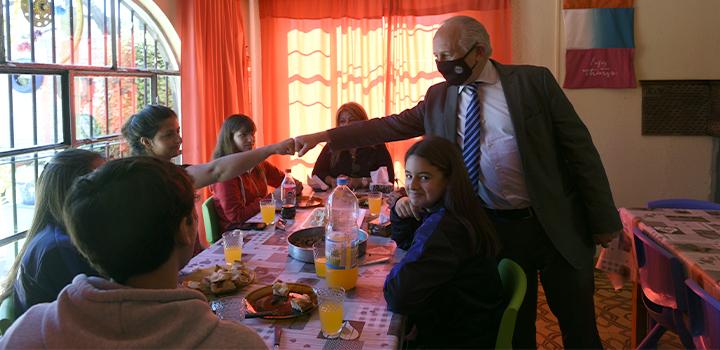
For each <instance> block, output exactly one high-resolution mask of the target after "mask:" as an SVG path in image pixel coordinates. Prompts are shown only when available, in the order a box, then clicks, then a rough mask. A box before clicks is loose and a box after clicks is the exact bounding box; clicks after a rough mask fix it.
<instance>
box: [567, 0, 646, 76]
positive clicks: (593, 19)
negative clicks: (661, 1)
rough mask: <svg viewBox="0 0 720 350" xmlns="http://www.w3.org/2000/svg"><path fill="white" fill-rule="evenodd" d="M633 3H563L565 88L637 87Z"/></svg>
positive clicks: (630, 0)
mask: <svg viewBox="0 0 720 350" xmlns="http://www.w3.org/2000/svg"><path fill="white" fill-rule="evenodd" d="M634 15H635V9H634V8H633V0H564V1H563V21H564V24H565V41H566V43H565V47H566V52H565V81H564V83H563V87H565V88H571V89H581V88H615V89H622V88H634V87H636V86H637V83H636V81H635V67H634V63H633V60H634V56H635V40H634V30H633V25H634V24H633V23H634Z"/></svg>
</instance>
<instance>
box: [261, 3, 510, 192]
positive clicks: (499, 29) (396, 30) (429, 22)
mask: <svg viewBox="0 0 720 350" xmlns="http://www.w3.org/2000/svg"><path fill="white" fill-rule="evenodd" d="M259 5H260V7H259V15H260V30H261V40H260V42H261V46H262V62H260V65H262V73H261V75H260V76H261V80H262V82H261V85H262V88H261V89H262V90H261V91H262V121H263V125H262V141H264V142H265V143H268V142H275V141H277V140H281V139H283V138H286V137H288V136H297V135H301V134H305V133H312V132H316V131H320V130H325V129H328V128H331V127H334V126H335V111H336V110H337V108H338V107H339V106H340V105H342V104H343V103H345V102H350V101H355V102H358V103H360V104H361V105H363V106H364V107H365V109H366V110H367V112H368V115H369V116H370V117H371V118H373V117H382V116H385V115H388V114H392V113H398V112H400V111H402V110H403V109H405V108H409V107H412V106H414V105H415V104H417V102H418V101H420V100H421V99H422V98H423V96H424V94H425V92H426V90H427V88H428V87H430V86H431V85H432V84H435V83H438V82H441V81H442V76H441V75H440V74H439V73H438V72H437V69H436V67H435V61H434V58H433V55H432V37H433V34H434V33H435V31H436V30H437V28H438V27H439V26H440V23H441V22H442V21H443V20H444V19H446V18H448V17H450V16H453V15H457V14H463V15H468V16H472V17H475V18H477V19H478V20H480V21H481V22H482V23H483V24H484V25H485V26H486V28H487V30H488V32H489V33H490V37H491V40H492V44H493V58H494V59H496V60H498V61H500V62H510V59H511V50H510V47H511V45H510V38H511V35H510V34H511V33H510V25H511V23H510V4H509V0H493V1H487V0H465V1H462V0H444V1H437V0H412V1H410V0H404V1H400V0H390V1H388V0H377V1H375V0H368V1H338V0H312V1H309V0H280V1H277V0H275V1H260V4H259ZM412 143H413V140H407V141H401V142H394V143H390V144H388V148H389V149H390V153H391V155H392V156H393V160H394V163H395V174H403V173H404V169H403V166H402V163H403V158H404V154H405V151H406V150H407V148H408V147H409V146H410V145H411V144H412ZM320 150H321V147H316V148H315V149H314V150H313V151H311V152H310V153H308V154H307V155H305V156H304V157H303V158H297V157H283V158H277V159H274V161H275V162H276V163H277V165H279V166H281V167H288V168H292V169H293V174H294V175H295V177H296V178H301V179H304V178H305V175H306V174H309V173H310V172H311V171H312V167H313V163H314V162H315V159H316V158H317V156H318V155H319V153H320ZM400 180H402V176H400Z"/></svg>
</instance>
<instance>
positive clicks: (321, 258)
mask: <svg viewBox="0 0 720 350" xmlns="http://www.w3.org/2000/svg"><path fill="white" fill-rule="evenodd" d="M313 258H314V262H315V273H316V274H317V275H318V277H323V278H324V277H325V262H326V261H327V259H326V258H325V241H317V242H315V244H313Z"/></svg>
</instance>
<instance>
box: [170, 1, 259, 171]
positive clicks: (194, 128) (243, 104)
mask: <svg viewBox="0 0 720 350" xmlns="http://www.w3.org/2000/svg"><path fill="white" fill-rule="evenodd" d="M179 10H180V11H179V12H180V16H181V21H180V23H181V33H182V35H183V37H182V55H181V57H182V61H181V62H182V64H181V65H180V79H181V84H182V107H181V109H182V117H183V118H182V129H183V136H184V140H183V162H184V163H188V164H197V163H205V162H207V161H209V160H210V159H211V156H212V151H213V149H214V148H215V142H216V140H217V134H218V132H219V131H220V126H221V125H222V122H223V120H224V119H225V117H226V116H228V115H230V114H233V113H249V111H250V98H249V96H250V94H249V74H248V68H249V62H248V52H247V45H246V42H245V28H244V27H243V23H244V22H245V21H244V19H243V14H244V13H245V11H246V7H245V5H244V1H243V0H212V1H207V0H180V1H179Z"/></svg>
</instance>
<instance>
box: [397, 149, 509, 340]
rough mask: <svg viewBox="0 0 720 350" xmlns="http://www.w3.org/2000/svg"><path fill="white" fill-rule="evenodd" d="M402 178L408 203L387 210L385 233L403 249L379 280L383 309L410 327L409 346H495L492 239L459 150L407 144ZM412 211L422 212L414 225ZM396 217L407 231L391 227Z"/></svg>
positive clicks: (499, 301)
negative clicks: (412, 340)
mask: <svg viewBox="0 0 720 350" xmlns="http://www.w3.org/2000/svg"><path fill="white" fill-rule="evenodd" d="M405 179H406V180H405V182H406V187H407V192H408V197H403V198H401V199H399V200H398V201H397V202H396V204H395V206H394V207H393V213H392V215H393V216H394V222H393V224H392V227H393V230H394V231H395V232H393V239H395V240H396V241H397V242H398V246H409V249H408V251H407V254H406V255H405V257H404V258H403V260H402V261H401V262H400V263H398V264H397V265H395V266H394V267H393V269H392V270H391V271H390V273H389V274H388V276H387V278H386V279H385V287H384V291H385V300H386V301H387V304H388V307H389V308H390V310H392V311H393V312H397V313H401V314H405V315H407V316H408V319H409V321H410V322H411V324H413V325H414V326H415V328H416V331H417V333H416V334H417V337H416V344H413V345H414V346H418V347H427V348H432V347H442V348H461V347H471V348H492V347H494V346H495V339H496V337H497V330H498V325H499V323H500V318H501V316H502V312H503V310H504V306H505V303H504V297H503V289H502V282H501V280H500V275H499V273H498V269H497V261H496V258H495V255H496V253H497V251H498V247H497V240H496V238H495V233H494V230H493V227H492V224H491V223H490V221H489V219H488V218H487V217H486V216H485V214H484V213H485V212H484V210H483V208H482V206H481V204H480V200H479V199H478V198H477V196H475V195H474V191H473V189H472V185H471V184H470V180H469V178H468V175H467V172H466V170H465V165H464V164H463V160H462V157H461V156H460V151H459V149H458V148H457V146H456V145H454V144H452V143H450V142H449V141H447V140H445V139H442V138H437V137H428V138H426V139H424V140H422V141H420V142H418V143H416V144H414V145H413V146H412V147H411V148H410V149H409V150H408V152H407V154H406V155H405ZM411 206H415V207H416V208H419V209H418V210H416V212H417V211H420V212H422V215H421V218H420V220H419V221H417V220H416V219H415V218H414V217H413V216H412V210H411V208H410V207H411ZM400 217H402V218H403V220H404V221H405V223H406V224H409V225H405V226H402V225H397V227H396V222H397V221H398V219H399V218H400ZM398 227H403V228H404V231H398ZM409 242H411V243H409Z"/></svg>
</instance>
